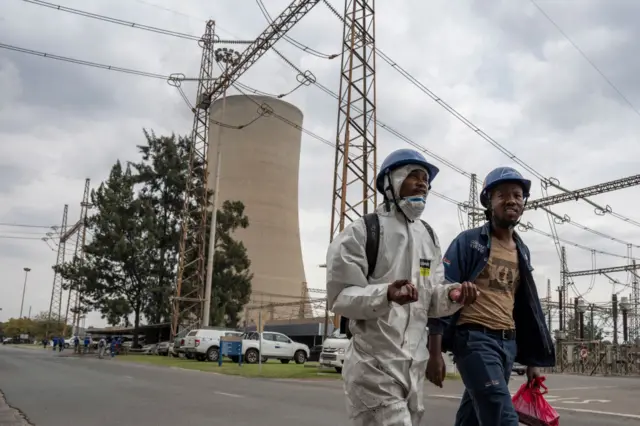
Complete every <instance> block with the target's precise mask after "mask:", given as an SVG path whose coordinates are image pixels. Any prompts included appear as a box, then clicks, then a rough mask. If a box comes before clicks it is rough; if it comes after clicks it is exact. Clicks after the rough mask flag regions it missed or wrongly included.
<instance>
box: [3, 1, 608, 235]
mask: <svg viewBox="0 0 640 426" xmlns="http://www.w3.org/2000/svg"><path fill="white" fill-rule="evenodd" d="M24 1H26V0H24ZM0 48H4V49H8V50H13V51H17V52H20V53H26V54H31V55H35V56H40V57H43V58H47V59H55V60H59V61H64V62H69V63H73V64H77V65H84V66H90V67H94V68H99V69H104V70H108V71H116V72H121V73H126V74H132V75H138V76H142V77H149V78H155V79H163V80H171V78H170V76H166V75H161V74H156V73H149V72H144V71H138V70H133V69H129V68H122V67H114V66H111V65H105V64H99V63H95V62H89V61H84V60H79V59H75V58H69V57H64V56H59V55H53V54H48V53H45V52H39V51H35V50H30V49H25V48H21V47H17V46H11V45H7V44H3V43H0ZM274 50H275V49H274ZM277 54H278V55H279V56H281V57H283V55H282V54H281V53H279V52H278V53H277ZM285 59H286V58H285ZM286 63H287V64H289V65H290V66H293V67H294V69H295V70H296V71H298V72H299V73H303V72H302V71H301V70H299V69H298V68H297V67H296V66H295V65H294V64H292V63H291V61H289V60H286ZM182 80H185V81H186V80H189V79H182ZM313 84H315V85H316V86H317V87H319V88H320V89H321V90H323V91H324V92H325V93H327V94H329V95H331V96H332V97H334V98H336V99H338V95H337V94H336V93H335V92H333V91H331V90H330V89H328V88H327V87H325V86H323V85H322V84H320V83H318V82H317V81H316V82H314V83H313ZM243 86H245V87H246V88H249V89H251V88H250V87H249V86H246V85H243ZM235 88H236V90H238V91H240V92H241V93H242V90H240V89H239V88H238V87H237V86H235ZM243 94H244V93H243ZM245 95H246V94H245ZM247 96H248V95H247ZM185 101H187V103H188V104H189V105H190V103H189V102H188V99H185ZM285 120H286V119H285ZM249 124H251V123H247V124H246V125H244V127H246V126H247V125H249ZM290 124H291V125H293V126H294V127H296V128H298V127H299V130H301V131H302V132H303V133H305V134H307V135H308V136H311V137H312V138H314V139H316V140H318V141H320V142H322V143H325V144H327V145H329V146H332V147H335V145H334V144H333V143H332V142H330V141H329V140H327V139H325V138H323V137H321V136H319V135H317V134H315V133H313V132H310V131H309V130H307V129H304V128H302V127H300V126H298V125H297V124H295V123H292V122H291V123H290ZM378 124H379V125H381V126H382V128H383V129H385V130H387V131H388V132H390V133H392V134H394V135H396V137H398V138H400V139H402V140H404V141H405V142H407V143H410V144H412V145H413V146H414V147H416V148H417V149H419V150H421V151H423V152H426V153H427V154H429V155H431V156H433V157H434V158H436V159H438V160H440V161H442V162H443V163H444V164H445V165H448V166H449V167H450V168H452V169H453V170H456V169H457V170H456V171H458V172H459V173H461V174H463V175H465V176H467V175H470V174H468V173H467V172H465V171H464V170H462V169H459V168H458V167H457V166H455V164H453V163H450V162H448V160H446V159H444V158H442V157H440V156H438V155H437V154H434V153H432V152H431V151H429V150H427V149H426V148H424V147H422V146H420V145H418V144H417V143H415V142H413V141H412V140H411V139H409V138H408V137H406V136H405V135H403V134H402V133H400V132H399V131H397V130H395V129H393V128H392V127H390V126H388V125H386V124H384V123H383V122H380V121H378ZM219 125H223V126H224V123H219ZM431 193H432V194H433V195H434V196H436V197H439V198H441V199H443V200H445V201H447V202H450V203H452V204H454V205H457V206H463V203H461V202H458V201H456V200H454V199H452V198H450V197H447V196H445V195H444V194H440V193H438V192H437V191H431ZM579 227H580V226H579ZM581 228H582V229H584V230H589V231H591V232H593V233H594V234H596V235H600V236H603V237H604V238H607V239H611V240H613V241H616V239H615V238H613V237H610V236H608V235H606V234H602V233H599V232H598V231H594V230H590V229H589V228H587V227H581Z"/></svg>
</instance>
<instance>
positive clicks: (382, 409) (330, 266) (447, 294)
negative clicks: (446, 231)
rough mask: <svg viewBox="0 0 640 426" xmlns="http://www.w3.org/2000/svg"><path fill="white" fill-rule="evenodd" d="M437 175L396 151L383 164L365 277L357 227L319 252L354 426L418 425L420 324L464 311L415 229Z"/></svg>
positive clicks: (415, 155) (423, 352)
mask: <svg viewBox="0 0 640 426" xmlns="http://www.w3.org/2000/svg"><path fill="white" fill-rule="evenodd" d="M437 173H438V168H437V167H435V166H433V165H432V164H430V163H428V162H427V161H426V160H425V158H424V157H423V156H422V154H420V153H419V152H417V151H413V150H410V149H401V150H398V151H395V152H393V153H391V154H390V155H389V156H388V157H387V158H386V159H385V161H384V162H383V163H382V167H381V169H380V173H379V174H378V176H377V178H376V187H377V189H378V191H379V192H380V193H382V194H383V196H384V203H383V204H382V205H380V206H379V207H378V208H377V209H376V213H375V215H377V223H378V224H379V228H378V229H377V231H378V232H379V241H378V242H379V245H378V247H379V248H378V253H377V257H376V261H375V267H374V268H373V270H372V271H369V270H368V269H369V265H371V262H370V260H371V259H368V256H367V250H366V243H367V241H366V240H367V236H369V237H370V236H371V235H372V234H371V233H370V232H369V230H370V228H368V225H366V221H365V220H364V218H360V219H359V220H356V221H355V222H353V223H352V224H350V225H349V226H348V227H346V228H345V229H344V231H342V232H341V233H340V234H339V235H338V236H337V237H336V238H335V239H334V240H333V242H332V243H331V245H330V247H329V251H328V253H327V301H328V304H329V309H331V310H332V311H333V312H334V313H335V314H338V315H342V316H344V317H347V318H349V319H350V322H349V327H350V331H351V333H352V339H351V342H350V345H349V347H348V348H347V353H346V356H345V362H344V366H343V369H342V375H343V378H344V386H345V393H346V395H347V410H348V413H349V417H350V418H351V419H352V421H353V424H354V425H356V426H378V425H379V426H418V425H419V424H420V420H421V418H422V415H423V413H424V405H423V403H422V398H423V387H424V379H425V372H426V367H427V358H428V351H427V329H426V327H427V318H428V317H440V316H446V315H450V314H452V313H454V312H455V311H457V310H458V309H459V308H461V307H462V305H467V304H471V303H473V301H474V300H475V298H476V296H477V289H476V287H475V286H474V285H473V284H471V283H464V284H457V283H456V284H449V283H445V279H444V267H443V265H442V256H441V252H440V247H439V244H438V241H437V237H436V236H435V234H433V231H432V230H431V229H430V227H429V225H427V224H426V222H423V221H421V220H420V216H421V214H422V212H423V210H424V207H425V202H426V198H427V194H428V191H429V189H430V187H431V182H433V179H434V178H435V177H436V175H437Z"/></svg>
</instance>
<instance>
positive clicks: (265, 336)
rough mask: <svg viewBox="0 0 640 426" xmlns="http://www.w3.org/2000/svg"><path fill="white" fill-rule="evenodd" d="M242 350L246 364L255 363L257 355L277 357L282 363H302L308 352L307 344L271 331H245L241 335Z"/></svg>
mask: <svg viewBox="0 0 640 426" xmlns="http://www.w3.org/2000/svg"><path fill="white" fill-rule="evenodd" d="M261 340H262V342H261ZM242 351H243V352H244V359H245V361H246V362H247V364H255V363H257V362H258V360H259V358H258V357H259V356H262V357H263V358H275V359H279V360H280V362H282V363H283V364H288V363H289V362H290V361H291V360H293V361H295V363H296V364H304V363H305V362H306V361H307V359H308V358H309V353H310V350H309V346H307V345H305V344H303V343H298V342H294V341H293V340H291V339H290V338H289V337H287V336H285V335H284V334H282V333H276V332H272V331H265V332H263V333H257V332H255V331H251V332H248V333H245V334H244V335H243V336H242ZM261 352H262V353H261Z"/></svg>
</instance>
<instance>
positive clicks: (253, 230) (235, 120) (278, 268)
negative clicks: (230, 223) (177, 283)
mask: <svg viewBox="0 0 640 426" xmlns="http://www.w3.org/2000/svg"><path fill="white" fill-rule="evenodd" d="M252 99H253V101H252ZM254 101H255V102H254ZM262 103H266V104H268V105H269V106H270V107H271V108H272V109H273V111H274V112H275V113H276V114H278V115H280V116H282V117H285V118H286V119H288V120H289V121H291V122H293V123H295V124H297V125H299V126H302V118H303V115H302V112H301V111H300V110H299V109H298V108H296V107H295V106H293V105H291V104H289V103H287V102H284V101H281V100H278V99H274V98H271V97H266V96H252V97H251V98H249V97H247V96H243V95H237V96H228V97H227V99H226V106H225V111H224V114H223V111H222V109H223V108H222V107H223V100H222V99H219V100H217V101H216V102H215V103H214V104H213V105H212V106H211V110H210V120H211V126H210V129H209V141H210V142H209V152H208V158H209V170H210V174H209V178H208V185H209V187H210V188H211V189H213V188H214V186H215V175H216V163H217V161H216V159H217V150H218V146H220V150H221V153H222V165H221V168H220V169H221V173H220V183H219V192H220V198H219V206H222V203H223V202H224V201H225V200H234V201H242V202H243V203H244V205H245V213H246V215H247V216H248V218H249V227H248V228H247V229H243V230H238V231H237V233H236V237H238V238H239V239H240V240H242V242H243V243H244V244H245V246H246V247H247V251H248V255H249V259H251V272H253V281H252V299H251V302H250V303H249V305H256V304H262V303H265V304H266V303H282V302H285V303H286V302H295V301H296V299H298V298H299V297H300V295H301V289H302V283H303V282H304V281H305V274H304V266H303V262H302V249H301V244H300V228H299V224H298V172H299V164H300V143H301V138H302V132H301V131H300V130H299V129H296V128H294V127H292V126H291V125H289V124H287V123H285V122H283V121H282V120H280V119H278V118H277V117H274V116H273V115H272V116H269V117H264V116H263V117H260V118H257V117H259V114H258V108H259V105H260V104H262ZM223 115H224V116H223ZM256 118H257V119H256ZM254 120H255V121H254ZM216 122H220V123H223V124H226V125H230V126H243V125H247V124H248V123H251V124H250V125H247V126H246V127H243V128H242V129H240V130H238V129H231V128H228V127H225V126H224V125H223V126H218V125H217V124H216ZM218 132H220V133H219V135H220V137H219V138H218ZM218 144H219V145H218ZM214 286H215V283H214ZM214 291H215V290H214ZM279 309H280V308H279ZM287 309H288V311H292V310H293V309H298V308H295V307H293V306H290V307H288V308H287ZM280 310H281V309H280ZM247 313H248V314H249V317H250V318H251V319H255V317H256V316H257V310H251V311H249V312H247ZM264 315H265V312H264V311H263V318H265V320H266V319H269V315H267V317H264ZM272 317H273V315H272Z"/></svg>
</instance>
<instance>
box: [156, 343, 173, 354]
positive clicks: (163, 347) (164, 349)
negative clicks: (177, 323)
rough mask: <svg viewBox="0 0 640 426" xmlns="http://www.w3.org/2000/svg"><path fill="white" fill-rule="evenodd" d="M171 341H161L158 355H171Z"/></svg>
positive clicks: (157, 349)
mask: <svg viewBox="0 0 640 426" xmlns="http://www.w3.org/2000/svg"><path fill="white" fill-rule="evenodd" d="M169 348H170V344H169V342H160V343H158V347H157V348H156V352H157V353H158V355H162V356H168V355H169Z"/></svg>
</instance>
